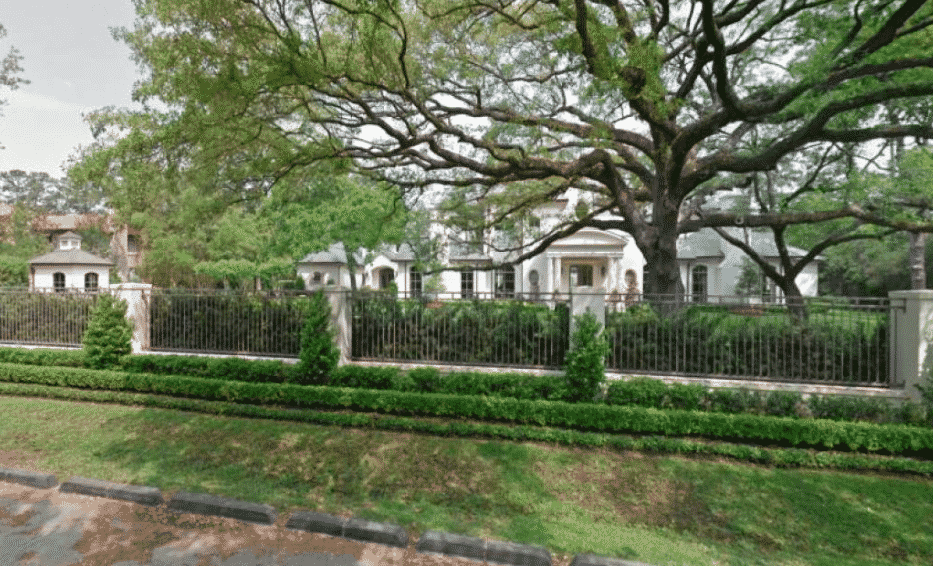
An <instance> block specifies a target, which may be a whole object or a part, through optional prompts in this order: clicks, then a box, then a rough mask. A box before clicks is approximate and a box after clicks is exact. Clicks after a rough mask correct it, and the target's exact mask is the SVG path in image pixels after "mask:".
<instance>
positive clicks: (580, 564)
mask: <svg viewBox="0 0 933 566" xmlns="http://www.w3.org/2000/svg"><path fill="white" fill-rule="evenodd" d="M570 566H651V565H650V564H645V563H644V562H632V561H630V560H622V559H621V558H606V557H605V556H596V555H595V554H578V555H576V556H574V557H573V562H571V563H570Z"/></svg>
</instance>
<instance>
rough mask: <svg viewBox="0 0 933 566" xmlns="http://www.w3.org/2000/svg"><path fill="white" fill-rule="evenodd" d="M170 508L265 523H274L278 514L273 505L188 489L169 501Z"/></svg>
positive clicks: (184, 511)
mask: <svg viewBox="0 0 933 566" xmlns="http://www.w3.org/2000/svg"><path fill="white" fill-rule="evenodd" d="M168 508H169V509H171V510H172V511H181V512H183V513H199V514H201V515H218V516H220V517H228V518H230V519H239V520H241V521H247V522H250V523H260V524H263V525H271V524H272V523H274V522H275V518H276V515H277V513H276V510H275V508H274V507H272V506H271V505H265V504H262V503H250V502H248V501H240V500H238V499H230V498H229V497H217V496H215V495H208V494H206V493H189V492H187V491H179V492H178V493H176V494H175V497H173V498H172V500H171V501H169V502H168Z"/></svg>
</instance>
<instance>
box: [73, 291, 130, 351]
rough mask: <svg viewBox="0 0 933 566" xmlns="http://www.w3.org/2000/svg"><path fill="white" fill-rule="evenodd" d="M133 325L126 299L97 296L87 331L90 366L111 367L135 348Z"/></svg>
mask: <svg viewBox="0 0 933 566" xmlns="http://www.w3.org/2000/svg"><path fill="white" fill-rule="evenodd" d="M132 338H133V328H132V325H131V324H130V321H128V320H126V301H123V300H121V299H117V298H116V297H114V296H113V295H110V294H107V293H104V294H102V295H101V296H100V297H99V298H98V299H97V305H96V306H95V307H94V310H93V311H91V318H90V320H89V321H88V324H87V330H86V331H85V332H84V340H83V342H84V361H85V363H86V364H87V365H88V367H92V368H98V369H103V368H108V367H111V366H114V365H116V364H117V363H118V362H119V361H120V358H122V357H123V356H125V355H127V354H129V353H130V352H131V351H132V346H131V344H130V341H131V340H132Z"/></svg>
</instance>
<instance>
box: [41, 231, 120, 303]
mask: <svg viewBox="0 0 933 566" xmlns="http://www.w3.org/2000/svg"><path fill="white" fill-rule="evenodd" d="M113 265H114V263H113V262H112V261H110V260H109V259H104V258H102V257H99V256H96V255H94V254H92V253H88V252H86V251H84V250H82V249H81V236H80V235H78V234H77V233H75V232H65V233H63V234H60V235H59V236H58V237H57V238H56V249H55V251H53V252H50V253H47V254H43V255H40V256H38V257H34V258H33V259H31V260H29V290H30V291H51V290H54V291H57V292H65V291H85V292H89V293H96V292H97V291H98V290H99V289H101V288H104V289H106V288H109V287H110V268H111V267H113Z"/></svg>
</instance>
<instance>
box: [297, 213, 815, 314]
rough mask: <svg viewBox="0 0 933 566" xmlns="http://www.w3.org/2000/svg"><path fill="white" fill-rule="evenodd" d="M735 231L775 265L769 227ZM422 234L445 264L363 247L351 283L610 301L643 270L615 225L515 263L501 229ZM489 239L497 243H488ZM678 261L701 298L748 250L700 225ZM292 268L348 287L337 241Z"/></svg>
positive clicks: (729, 277)
mask: <svg viewBox="0 0 933 566" xmlns="http://www.w3.org/2000/svg"><path fill="white" fill-rule="evenodd" d="M569 210H572V208H571V207H570V204H569V203H568V202H567V201H555V202H552V203H549V204H548V205H545V206H544V207H542V208H541V210H540V214H539V215H538V220H537V221H538V222H540V228H541V229H542V230H543V231H547V230H549V229H551V228H553V227H554V226H555V225H557V223H558V222H559V221H560V219H561V217H562V216H563V215H565V214H567V212H568V211H569ZM734 234H735V235H739V236H740V237H742V238H744V239H746V241H748V243H749V245H751V246H752V248H753V249H755V250H757V251H758V252H759V253H760V254H761V255H763V256H764V257H765V258H767V259H768V261H770V262H771V263H772V265H775V266H778V265H779V261H778V254H777V249H776V246H775V245H774V242H773V240H771V238H770V235H769V234H763V233H759V232H751V231H747V232H746V231H741V230H738V229H735V231H734ZM512 237H513V238H514V236H512ZM426 238H429V239H431V240H432V241H433V243H434V244H435V246H434V247H435V249H437V250H439V252H440V253H439V254H438V257H436V258H435V259H436V261H438V262H439V263H440V264H441V265H442V266H443V267H444V271H442V272H439V273H436V274H434V273H424V272H422V271H421V270H419V266H420V264H419V262H418V261H417V258H416V255H415V253H414V252H413V250H412V249H411V248H410V247H409V246H407V245H402V246H394V247H387V248H384V249H382V250H379V251H378V252H376V253H375V254H370V257H373V259H371V260H370V261H367V262H366V263H365V264H364V263H363V258H362V257H358V258H357V264H358V265H359V266H360V267H359V268H358V269H357V273H356V286H357V287H358V288H371V289H389V288H394V289H397V290H398V293H399V295H400V296H413V295H420V294H422V293H444V294H445V296H451V295H453V296H456V297H460V298H474V297H477V298H478V297H484V298H513V297H522V298H525V299H531V300H536V299H539V298H556V297H560V296H566V295H567V294H569V293H576V294H581V295H582V294H587V293H593V294H604V295H607V296H608V297H609V300H610V301H613V300H614V301H621V300H624V298H625V297H630V296H633V295H635V296H637V295H639V294H641V293H642V292H643V283H644V280H645V272H646V270H647V269H650V266H648V265H646V262H645V258H644V256H643V255H642V253H641V251H640V250H639V249H638V247H637V246H635V244H634V241H633V239H632V238H631V236H630V235H628V234H626V233H624V232H621V231H614V230H598V229H595V228H584V229H581V230H579V231H578V232H576V233H575V234H572V235H570V236H567V237H565V238H562V239H560V240H557V241H555V242H553V243H552V244H550V245H549V246H548V247H547V248H546V249H545V250H544V251H543V252H542V253H540V254H538V255H537V256H535V257H533V258H531V259H527V260H525V261H521V262H513V261H512V260H513V258H516V257H518V255H519V254H518V252H516V251H514V250H512V251H508V252H506V251H500V250H504V249H506V248H509V247H516V246H514V245H513V246H509V245H502V244H503V242H502V239H503V238H502V235H496V234H492V235H490V238H488V239H487V238H479V237H477V238H472V239H471V238H468V237H465V236H464V235H463V234H458V233H456V232H455V231H453V230H450V229H445V228H444V227H443V224H442V223H440V222H435V223H434V224H432V227H431V229H430V233H429V234H426ZM490 240H491V241H492V242H493V243H498V244H500V245H498V246H494V245H491V244H490V243H489V241H490ZM519 249H521V247H519ZM790 251H791V253H792V254H793V255H795V256H802V255H804V253H805V252H804V250H799V249H796V248H792V249H791V250H790ZM678 262H679V264H680V274H681V280H682V282H683V286H684V289H685V290H686V292H687V294H688V295H689V296H691V297H693V298H695V299H696V300H705V299H706V298H707V297H711V296H724V295H735V294H736V292H737V284H738V283H739V280H740V278H741V277H742V273H743V269H747V267H746V263H747V262H748V257H747V255H746V254H745V253H744V252H743V251H742V250H741V249H739V248H737V247H736V246H733V245H731V244H729V243H728V242H727V241H726V240H724V239H723V238H721V237H720V236H719V235H718V234H717V233H716V232H715V231H714V230H712V229H703V230H700V231H699V232H695V233H691V234H684V235H682V236H681V237H680V238H679V239H678ZM298 272H299V274H300V275H301V276H302V278H303V279H304V280H305V284H306V287H308V288H314V287H318V286H327V285H328V284H330V285H335V286H338V285H339V286H342V287H349V286H350V274H349V270H348V269H347V267H346V252H345V251H344V249H343V246H342V244H339V243H338V244H335V245H333V246H331V248H330V249H329V250H326V251H324V252H320V253H317V254H309V255H308V256H306V257H305V258H303V259H302V260H301V261H300V262H299V263H298ZM817 279H818V266H817V264H816V263H815V262H814V263H812V264H810V265H809V266H808V267H807V268H806V269H805V270H804V271H803V273H801V274H800V275H799V276H798V277H797V284H798V286H799V287H800V289H801V291H802V292H803V294H804V295H805V296H812V295H815V294H816V289H817ZM761 287H762V289H761V291H762V292H761V293H758V292H756V300H765V301H767V300H774V299H777V298H779V297H780V290H779V289H777V288H776V287H775V286H774V284H773V282H769V281H768V280H766V279H762V280H761Z"/></svg>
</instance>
